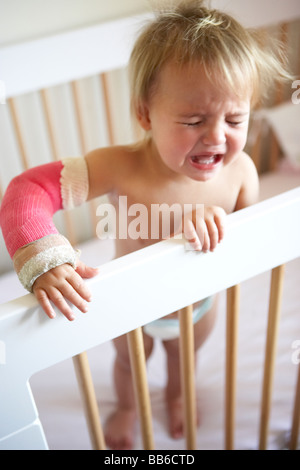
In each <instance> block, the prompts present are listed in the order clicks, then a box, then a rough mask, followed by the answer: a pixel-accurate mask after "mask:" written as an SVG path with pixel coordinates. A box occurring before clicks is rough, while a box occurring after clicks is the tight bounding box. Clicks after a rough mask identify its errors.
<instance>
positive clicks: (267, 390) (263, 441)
mask: <svg viewBox="0 0 300 470" xmlns="http://www.w3.org/2000/svg"><path fill="white" fill-rule="evenodd" d="M283 278H284V265H282V266H278V267H277V268H274V269H273V270H272V278H271V289H270V300H269V315H268V325H267V339H266V349H265V364H264V378H263V389H262V401H261V414H260V434H259V448H260V449H261V450H264V449H266V447H267V440H268V430H269V421H270V410H271V400H272V388H273V377H274V368H275V355H276V346H277V337H278V328H279V319H280V307H281V299H282V290H283Z"/></svg>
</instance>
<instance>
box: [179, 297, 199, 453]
mask: <svg viewBox="0 0 300 470" xmlns="http://www.w3.org/2000/svg"><path fill="white" fill-rule="evenodd" d="M179 323H180V373H181V389H182V394H183V403H184V428H185V439H186V448H187V449H189V450H195V449H196V429H197V410H196V389H195V348H194V325H193V306H192V305H189V306H188V307H186V308H183V309H182V310H180V311H179Z"/></svg>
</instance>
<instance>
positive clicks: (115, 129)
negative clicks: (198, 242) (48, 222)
mask: <svg viewBox="0 0 300 470" xmlns="http://www.w3.org/2000/svg"><path fill="white" fill-rule="evenodd" d="M140 22H141V18H140V17H136V18H129V19H122V20H119V21H115V22H112V23H109V24H104V25H99V26H95V27H92V28H87V29H84V30H79V31H75V32H72V33H66V34H62V35H59V36H55V37H51V38H44V39H41V40H37V41H33V42H29V43H25V44H20V45H15V46H10V47H7V48H3V49H0V63H1V64H2V67H3V69H2V70H3V71H4V76H3V80H4V82H5V85H6V105H0V122H1V126H0V129H1V128H2V131H5V132H4V133H5V134H6V140H5V143H4V141H3V139H2V143H1V144H0V145H2V147H1V158H3V155H8V154H9V155H11V160H10V161H9V162H7V164H5V165H4V166H3V163H2V167H1V175H0V191H1V192H2V193H3V191H4V190H5V187H6V185H7V184H8V181H9V180H10V179H11V177H12V176H14V174H16V173H18V172H19V171H21V170H22V169H24V168H28V167H30V166H32V165H34V164H38V163H43V162H46V161H49V160H51V159H57V158H60V157H62V156H66V154H67V155H70V154H73V155H74V154H76V155H78V154H82V153H85V152H86V151H87V150H89V148H92V147H95V146H97V145H106V144H107V143H108V144H109V143H118V142H119V141H122V142H124V141H126V140H127V141H128V140H129V141H131V140H132V139H133V138H134V136H135V132H136V131H135V130H134V129H133V130H132V129H131V128H130V126H129V125H128V126H127V127H126V129H125V130H124V126H122V123H124V122H126V123H128V122H129V114H126V113H128V112H127V111H125V108H127V109H129V106H128V93H127V89H126V85H127V82H126V73H125V71H124V70H125V69H124V68H126V63H127V60H128V56H129V51H130V49H131V45H132V40H133V37H134V34H135V32H136V30H137V28H138V26H139V25H140ZM108 35H109V37H110V38H113V41H110V47H109V49H105V50H104V49H101V48H99V47H97V48H95V49H92V48H91V44H103V43H105V40H106V38H107V37H108ZM74 50H75V51H76V56H74V55H72V53H71V51H74ZM20 67H22V80H20V79H19V78H20V74H19V70H20ZM1 73H2V72H1ZM99 77H100V79H99ZM0 78H1V79H2V77H0ZM61 84H62V85H61ZM92 93H93V94H92ZM72 98H74V102H73V101H72ZM73 111H74V112H73ZM27 116H30V117H31V118H30V122H29V123H28V121H27V120H26V117H27ZM74 116H75V117H74ZM66 122H67V124H66ZM103 123H105V125H103ZM99 129H101V131H100V132H99ZM6 131H7V132H6ZM34 140H36V141H37V142H36V146H35V147H33V146H32V141H34ZM66 140H67V141H68V142H71V145H70V146H69V148H67V149H66V142H65V141H66ZM278 148H279V147H278V146H277V149H278ZM272 155H274V152H272ZM271 178H273V179H272V181H273V182H274V179H275V180H276V181H277V183H276V184H281V185H282V189H283V193H282V194H280V195H277V196H275V197H270V196H274V191H273V188H274V186H273V185H271V188H272V190H271V192H269V188H270V186H268V185H269V183H270V177H269V175H267V176H266V177H264V178H262V184H263V190H264V191H265V194H264V196H263V197H262V199H265V200H264V201H262V202H260V203H259V204H257V205H255V206H253V207H251V208H248V209H245V210H243V211H240V212H237V213H235V214H232V215H230V216H229V217H228V231H227V237H226V239H225V241H224V243H222V245H221V246H220V247H218V249H217V250H216V252H215V253H210V254H199V253H194V252H187V251H185V248H184V242H182V241H178V240H169V241H164V242H161V243H158V244H156V245H154V246H151V247H149V248H146V249H144V250H141V251H139V252H136V253H133V254H131V255H128V256H126V257H123V258H120V259H117V260H113V261H110V258H112V255H113V247H112V245H111V242H110V241H105V242H101V245H99V243H100V242H99V241H96V240H93V241H90V242H86V240H87V239H89V238H90V237H91V234H92V233H93V230H94V227H95V223H96V221H95V219H94V217H93V213H94V212H95V211H94V206H93V204H89V205H85V206H84V207H82V208H80V209H78V210H77V209H76V210H75V211H73V212H72V213H65V214H58V215H57V216H56V223H57V225H58V228H59V229H60V231H61V232H64V233H66V235H67V236H68V237H69V239H70V240H71V241H72V242H73V243H74V244H78V243H83V242H84V243H83V257H84V256H85V253H87V256H88V253H89V248H87V247H88V245H90V246H91V247H92V249H94V247H95V246H96V245H97V249H98V250H99V252H100V254H101V252H104V255H103V256H102V255H100V256H99V258H97V257H96V258H95V257H94V256H93V261H95V259H96V260H100V259H101V272H100V275H99V276H98V277H97V278H96V279H93V280H90V281H88V282H89V285H90V288H91V291H92V294H93V302H92V304H91V308H90V310H89V313H88V314H87V315H82V314H79V313H78V314H77V318H76V321H75V322H73V323H72V324H70V323H69V322H66V320H65V319H64V318H62V317H60V316H58V317H57V319H56V320H55V321H49V320H48V319H47V318H46V317H45V315H44V314H43V313H42V312H41V311H40V309H39V307H38V305H37V303H36V301H35V298H34V297H33V296H32V295H25V296H21V297H18V298H17V299H15V300H12V301H9V302H5V303H3V304H1V306H0V377H1V381H0V384H1V385H0V448H1V449H22V448H25V449H46V448H48V443H47V440H48V439H47V436H45V433H44V430H43V425H42V424H43V423H42V424H41V421H40V419H39V413H38V410H37V407H36V405H35V401H34V399H33V395H32V392H31V388H30V385H29V380H30V383H31V382H35V381H37V382H36V383H38V379H36V378H37V377H38V375H39V374H38V373H39V372H40V371H44V370H48V369H49V368H50V366H53V365H56V364H61V363H62V361H65V360H67V359H68V358H71V357H73V358H74V363H75V366H76V370H77V374H78V377H79V383H80V385H81V389H82V390H83V397H84V404H85V407H86V411H87V423H88V425H89V428H90V436H91V440H92V446H93V447H94V448H101V449H103V448H105V443H104V440H103V435H102V430H101V426H100V424H99V420H98V405H97V399H96V397H95V392H94V388H93V384H92V380H91V373H90V369H89V365H88V362H87V353H86V351H88V354H89V352H90V351H91V350H92V349H93V348H96V347H98V345H102V346H104V345H105V344H107V342H109V341H110V340H111V339H112V338H114V337H117V336H119V335H121V334H124V333H128V339H129V345H130V348H131V355H132V367H133V368H134V370H135V381H136V384H135V385H136V395H137V400H138V403H139V411H140V423H141V431H142V432H141V434H142V443H140V446H141V447H144V448H146V449H153V448H154V447H155V441H156V438H155V436H156V434H157V432H153V425H152V423H151V421H152V420H151V414H152V413H151V398H153V397H151V387H150V396H149V390H148V387H147V386H146V375H147V371H146V368H145V364H144V360H143V354H142V344H141V328H140V327H141V326H143V325H144V324H146V323H148V322H150V321H152V320H154V319H156V318H160V317H162V316H164V315H166V314H168V313H171V312H173V311H175V310H181V313H180V319H181V338H182V349H181V354H182V363H184V364H185V367H183V368H182V370H183V372H182V373H183V382H182V383H183V385H184V391H185V398H186V399H185V415H186V442H185V443H184V444H183V443H182V442H180V443H176V442H175V443H174V444H172V445H174V446H175V447H174V448H179V447H176V446H182V445H184V446H186V447H187V448H189V449H195V448H202V443H201V442H200V443H199V436H197V431H196V427H195V423H194V416H195V401H196V397H195V391H196V388H197V387H195V382H194V379H193V376H194V374H191V373H189V371H190V370H191V369H190V368H192V369H193V355H192V354H191V351H192V348H193V344H192V336H191V333H192V326H191V316H190V313H191V312H190V309H189V307H186V306H188V305H190V304H192V303H193V302H195V301H197V300H201V299H202V298H205V297H207V296H209V295H212V294H214V293H218V292H223V293H224V292H225V291H226V292H227V320H226V323H227V325H226V331H227V333H226V345H225V346H224V348H225V349H226V367H225V371H224V375H225V377H226V379H224V380H225V387H224V397H225V399H224V400H225V403H224V409H225V414H224V423H222V420H221V424H220V422H219V421H217V422H216V423H215V426H216V429H217V430H218V432H220V431H219V430H220V428H222V429H223V428H224V436H225V437H224V447H225V448H226V449H230V448H235V447H236V431H235V424H236V398H237V396H236V395H237V384H238V383H239V380H240V379H239V377H240V376H239V375H237V373H238V369H239V367H238V366H239V357H240V347H238V346H239V327H238V326H239V302H240V284H241V283H243V284H244V283H245V282H247V281H248V280H250V279H253V278H258V279H259V276H260V275H262V274H263V273H266V272H268V271H270V270H271V271H272V282H271V292H270V305H269V316H268V324H267V325H265V326H266V327H267V328H266V329H261V330H260V338H265V335H266V346H265V353H263V356H264V357H263V358H262V359H261V360H260V364H264V374H263V379H262V378H261V380H260V379H258V381H256V382H255V383H256V385H258V388H259V390H260V382H261V383H262V392H261V395H262V397H261V404H260V405H259V406H260V409H261V411H260V412H259V413H260V418H259V420H258V421H259V423H260V424H259V428H260V429H259V438H258V444H257V446H258V447H259V448H261V449H262V448H267V447H268V431H269V428H270V415H271V403H272V386H273V381H274V374H275V371H276V369H275V358H276V351H277V349H276V345H277V343H278V341H280V338H282V337H283V336H284V331H283V332H282V331H281V330H280V323H279V317H280V307H281V298H282V295H283V294H282V289H283V272H284V265H286V266H287V269H286V270H287V272H288V274H289V266H290V265H291V264H292V265H293V266H294V268H293V269H295V270H294V271H292V275H291V277H289V279H291V280H292V281H293V280H294V279H298V278H297V277H295V273H298V272H299V263H298V258H299V256H300V243H299V240H300V220H299V213H300V189H299V188H297V186H299V183H300V181H299V175H294V176H293V177H292V176H289V177H286V176H285V175H278V174H275V176H274V175H272V176H271ZM263 180H265V181H263ZM291 188H295V189H291ZM279 192H281V191H280V188H278V187H276V191H275V193H279ZM87 209H88V210H87ZM90 209H91V210H90ZM83 221H84V223H83ZM83 226H85V227H87V229H85V230H83V229H82V227H83ZM2 251H3V252H4V248H3V250H2ZM103 260H104V264H102V263H103ZM2 261H3V263H6V264H7V265H9V261H7V259H5V255H4V257H3V260H2ZM293 263H294V264H293ZM297 263H298V264H297ZM94 264H95V263H94ZM99 264H100V261H99ZM7 279H8V280H9V283H10V284H11V285H13V286H14V285H15V284H14V282H15V277H13V278H11V277H9V276H8V277H7V276H4V277H3V280H2V282H1V283H0V285H1V286H2V289H4V287H3V286H6V285H7V284H5V281H6V280H7ZM12 279H13V280H12ZM204 280H205V282H204ZM267 282H268V281H267ZM149 286H151V292H150V293H149ZM264 287H265V286H264ZM296 289H297V285H296ZM292 290H293V293H295V288H292ZM17 292H18V291H17ZM116 292H117V295H115V293H116ZM255 292H257V290H256V291H254V292H250V293H249V296H250V297H249V298H251V299H252V298H253V297H255V295H256V294H255ZM296 294H297V292H296ZM1 295H2V297H0V298H5V295H4V292H2V293H1ZM265 295H266V296H268V289H265ZM241 301H242V300H241ZM250 302H252V301H250ZM295 302H296V307H294V310H298V312H296V313H298V317H297V316H295V315H294V316H293V318H292V320H289V331H288V334H287V338H288V339H287V340H285V341H289V347H288V348H286V346H285V348H286V350H285V354H284V355H283V357H284V360H283V361H285V362H283V363H281V364H280V366H281V369H280V370H282V368H283V369H284V370H287V369H289V371H290V372H289V380H290V381H291V382H289V386H288V388H289V390H288V396H289V398H290V400H289V401H290V402H291V405H288V406H289V407H288V408H287V409H289V410H290V415H289V416H285V421H284V429H283V430H279V431H278V430H277V431H278V432H277V434H276V433H275V434H276V436H277V435H278V433H279V435H281V434H280V433H281V431H282V432H283V431H287V429H289V430H291V435H290V437H288V438H287V441H285V443H284V445H287V446H288V447H290V448H297V447H298V446H299V444H298V429H299V416H300V404H299V396H300V375H299V370H300V366H299V348H300V346H299V343H300V330H299V325H300V322H299V298H298V300H297V297H296V300H295ZM259 305H260V308H261V304H259ZM223 307H224V305H223ZM253 308H254V306H253ZM260 316H262V317H263V318H264V319H267V311H262V312H261V314H260ZM221 317H222V318H221V321H223V319H224V315H222V314H221ZM241 321H242V316H241ZM248 321H250V322H251V316H250V318H248ZM266 321H267V320H266ZM223 326H224V327H225V325H223ZM265 331H266V332H267V334H266V333H265ZM218 334H219V333H218ZM221 335H222V333H221ZM66 338H67V339H68V340H67V341H66ZM213 340H214V341H215V340H216V344H214V346H213V349H214V351H216V354H217V356H220V355H222V354H223V353H224V354H225V352H224V351H225V349H224V350H223V349H222V346H221V345H220V350H218V345H219V342H221V341H220V336H219V337H218V336H217V337H213ZM210 344H211V346H210V347H212V343H210ZM280 345H281V343H280ZM285 345H286V342H285ZM100 353H101V349H100ZM254 353H255V351H254ZM250 359H251V358H250V357H249V358H248V360H249V361H250ZM280 359H281V356H280ZM214 360H215V358H214ZM106 362H107V361H106ZM159 362H161V361H159ZM250 362H251V361H250ZM253 363H255V361H254V362H253ZM221 366H222V365H221ZM276 366H277V367H278V363H277V364H276ZM68 367H69V364H68ZM150 367H151V366H150ZM210 367H212V366H210ZM262 367H263V366H262ZM212 368H213V367H212ZM222 368H223V366H222ZM184 371H185V372H184ZM149 372H150V373H151V370H150V371H148V373H149ZM297 374H298V375H297ZM93 375H94V374H93ZM291 377H292V379H291ZM297 377H298V379H297ZM94 378H95V377H94ZM244 379H245V377H243V380H244ZM56 386H57V387H59V380H57V383H56ZM37 389H38V386H37ZM67 393H68V392H67ZM99 393H100V395H101V392H99ZM37 395H38V393H37ZM210 396H211V400H212V401H213V397H214V395H213V393H212V394H210ZM222 396H223V392H222ZM284 396H285V397H286V395H284ZM98 400H100V413H101V397H99V398H98ZM221 401H222V400H221ZM259 402H260V400H259ZM152 406H153V404H152ZM222 406H223V404H222ZM284 410H285V411H284V413H285V414H286V408H285V409H284ZM42 421H43V420H42ZM287 422H288V423H289V424H287ZM154 424H155V423H154ZM203 426H204V429H205V424H204V425H203ZM155 431H156V429H155ZM221 433H223V431H222V432H221ZM202 437H203V435H202ZM222 439H223V438H222ZM275 441H276V437H275ZM272 443H273V444H274V439H273V440H272ZM164 445H165V446H170V443H169V441H168V443H167V444H164ZM242 445H243V446H245V445H246V446H247V444H245V441H244V443H243V444H242ZM238 446H240V444H239V445H238ZM249 446H250V447H251V446H253V441H252V443H251V444H249ZM204 447H205V445H204ZM254 447H255V445H254ZM50 448H51V446H50ZM166 448H171V447H166ZM207 448H209V444H208V445H207Z"/></svg>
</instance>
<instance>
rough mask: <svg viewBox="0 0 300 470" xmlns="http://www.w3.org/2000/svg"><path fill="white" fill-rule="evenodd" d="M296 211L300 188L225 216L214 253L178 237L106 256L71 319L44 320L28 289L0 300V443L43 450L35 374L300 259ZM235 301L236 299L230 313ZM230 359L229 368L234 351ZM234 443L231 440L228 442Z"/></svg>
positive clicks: (0, 445)
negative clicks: (1, 356) (87, 298)
mask: <svg viewBox="0 0 300 470" xmlns="http://www.w3.org/2000/svg"><path fill="white" fill-rule="evenodd" d="M299 213H300V189H299V188H298V189H295V190H292V191H289V192H287V193H284V194H282V195H280V196H277V197H275V198H272V199H269V200H266V201H264V202H262V203H259V204H257V205H255V206H252V207H250V208H247V209H244V210H242V211H239V212H237V213H234V214H231V215H230V216H228V227H227V236H226V238H225V240H224V242H223V243H222V245H220V246H219V247H218V249H217V250H216V252H214V253H209V254H199V253H196V252H191V251H186V250H185V247H184V241H181V240H168V241H164V242H161V243H158V244H156V245H153V246H151V247H147V248H145V249H143V250H141V251H138V252H135V253H133V254H130V255H128V256H125V257H123V258H119V259H117V260H114V261H111V262H109V263H107V264H105V265H103V266H102V267H101V272H100V274H99V275H98V276H97V278H95V279H93V280H89V281H88V283H89V287H90V289H91V291H92V295H93V302H92V304H91V308H90V311H89V313H88V314H87V315H81V314H79V313H77V318H76V320H75V322H72V323H69V322H67V321H66V320H65V319H64V318H63V317H62V316H59V315H58V316H57V318H56V319H55V320H54V321H49V320H48V319H47V318H46V316H45V315H44V314H43V312H41V310H40V308H39V307H38V305H37V303H36V300H35V298H34V296H32V295H30V294H29V295H27V296H24V297H21V298H19V299H16V300H15V301H12V302H8V303H6V304H2V305H1V306H0V332H1V333H0V340H1V344H2V345H4V346H5V350H6V362H5V364H1V365H0V378H1V388H0V416H1V435H0V448H2V449H5V448H20V447H27V448H32V447H34V448H46V447H47V443H46V439H45V437H44V435H43V429H42V425H41V423H40V422H39V420H38V413H37V410H36V408H35V404H34V399H33V397H32V394H31V391H30V386H29V383H28V380H29V379H30V377H31V376H32V375H33V374H34V373H36V372H38V371H39V370H42V369H45V368H47V367H49V366H51V365H53V364H55V363H57V362H60V361H62V360H64V359H66V358H69V357H73V356H76V355H78V354H80V353H82V352H83V351H86V350H88V349H89V348H92V347H93V346H96V345H98V344H101V343H103V342H105V341H109V340H111V339H112V338H114V337H117V336H119V335H121V334H124V333H128V332H130V331H133V330H137V329H139V328H140V327H141V326H142V325H144V324H146V323H148V322H150V321H152V320H155V319H157V318H160V317H162V316H164V315H166V314H169V313H171V312H173V311H175V310H180V309H184V308H185V306H186V305H191V304H192V303H194V302H196V301H198V300H201V299H203V298H205V297H207V296H210V295H213V294H214V293H216V292H220V291H222V290H224V289H228V288H231V287H232V286H236V285H238V284H239V283H241V282H243V281H244V280H246V279H249V278H251V277H253V276H255V275H257V274H259V273H261V272H265V271H267V270H270V269H274V268H277V267H278V266H281V265H283V264H284V263H286V262H288V261H289V260H292V259H294V258H297V257H299V256H300V244H299V240H300V220H299ZM287 234H288V235H287ZM287 238H288V242H284V241H286V240H287ZM183 280H184V286H185V287H184V289H183ZM201 280H202V281H201ZM149 286H151V292H156V295H155V296H153V295H149ZM275 290H277V291H278V289H275ZM116 291H117V293H118V295H114V293H115V292H116ZM157 299H159V301H157ZM237 303H238V302H237V300H236V297H235V300H234V302H233V305H234V311H235V312H236V311H237V309H236V305H237ZM231 304H232V303H231V302H230V303H229V305H231ZM276 305H277V307H276V309H277V310H278V305H279V303H278V302H277V303H276ZM231 308H232V307H230V309H231ZM276 309H275V310H276ZM270 311H273V308H272V309H271V310H270ZM186 314H187V315H188V311H186ZM231 316H232V315H231ZM230 330H231V331H232V328H231V327H230ZM234 330H236V329H234ZM234 336H235V338H234V339H233V343H235V341H236V335H234ZM66 337H67V338H68V342H67V343H66V341H65V338H66ZM230 343H231V341H230ZM53 344H55V347H53ZM228 361H229V362H231V363H232V364H233V365H232V367H231V368H233V370H234V362H235V361H236V356H235V354H233V355H232V358H231V359H228ZM228 377H230V381H231V380H233V386H232V384H231V387H232V390H233V391H231V392H230V395H229V398H228V399H229V403H230V405H229V406H228V407H227V408H229V409H230V408H231V410H234V405H233V403H234V383H235V381H236V378H235V375H234V373H233V374H232V373H230V374H229V375H228ZM270 380H271V378H270ZM298 393H299V390H298ZM297 400H298V395H297V399H296V402H297ZM297 403H298V402H297ZM297 403H296V405H295V408H296V409H297V410H298V411H297V413H299V404H297ZM230 413H231V415H230V416H231V418H230V419H231V420H232V421H234V412H233V414H232V411H231V412H230ZM297 420H298V417H297V416H296V413H295V418H294V422H295V423H297V422H298V421H297ZM294 427H296V424H295V425H294ZM230 429H231V431H230V432H231V433H232V429H233V423H232V424H231V425H230ZM232 436H233V434H232ZM233 445H234V443H233V438H231V439H230V442H228V443H227V444H226V447H227V446H228V447H232V446H233ZM151 446H152V444H151Z"/></svg>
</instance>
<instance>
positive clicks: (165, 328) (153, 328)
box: [144, 296, 214, 341]
mask: <svg viewBox="0 0 300 470" xmlns="http://www.w3.org/2000/svg"><path fill="white" fill-rule="evenodd" d="M213 301H214V297H213V296H212V297H207V298H206V299H204V300H203V301H202V302H201V303H200V304H199V305H197V307H195V308H194V311H193V324H195V323H197V322H198V321H199V320H200V319H201V318H202V317H203V316H204V315H205V314H206V313H207V312H208V311H209V310H210V309H211V307H212V304H213ZM144 332H145V333H146V334H147V335H149V336H152V337H153V338H159V339H161V340H162V341H166V340H170V339H175V338H178V337H179V333H180V326H179V319H178V318H159V319H158V320H155V321H153V322H151V323H148V324H147V325H145V326H144Z"/></svg>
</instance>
